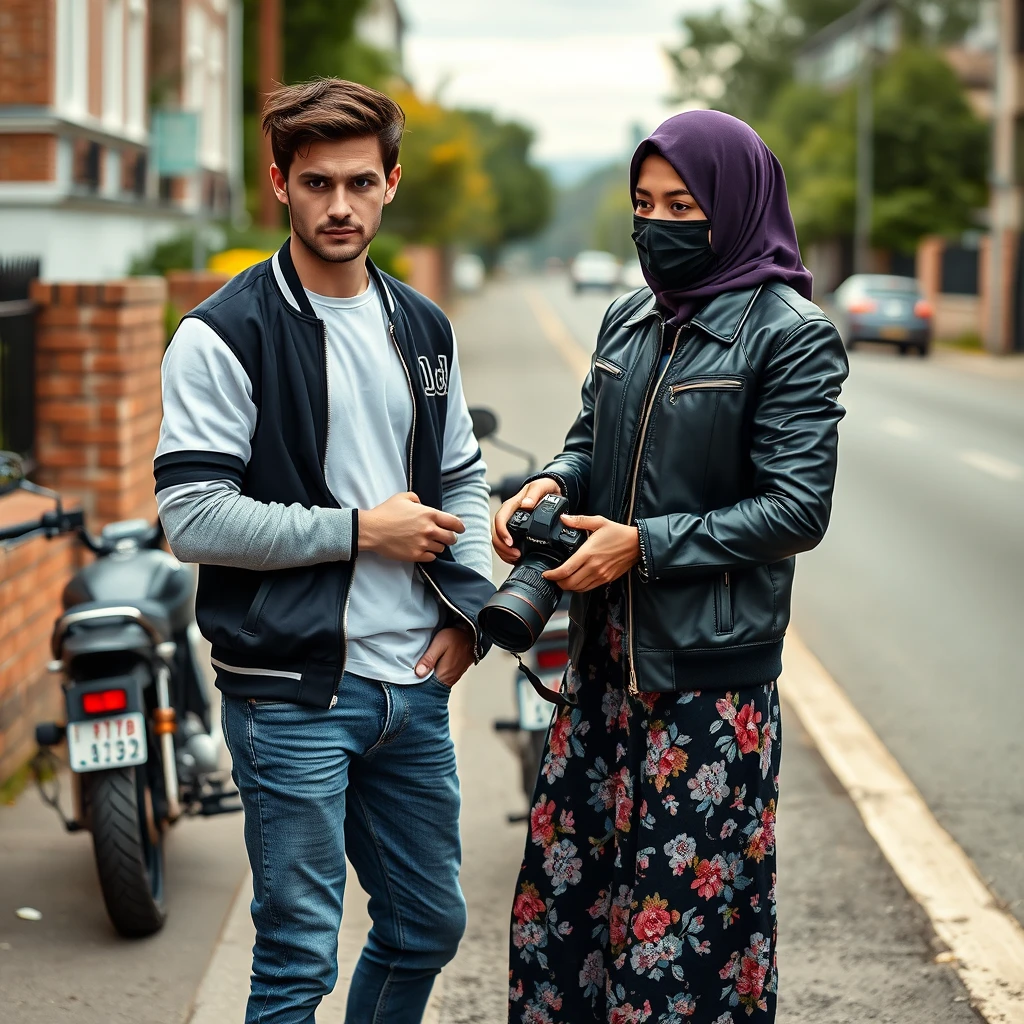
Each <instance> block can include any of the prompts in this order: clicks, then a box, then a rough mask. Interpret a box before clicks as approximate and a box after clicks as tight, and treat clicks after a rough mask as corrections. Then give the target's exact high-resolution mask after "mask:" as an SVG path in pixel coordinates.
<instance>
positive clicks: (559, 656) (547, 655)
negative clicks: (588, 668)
mask: <svg viewBox="0 0 1024 1024" xmlns="http://www.w3.org/2000/svg"><path fill="white" fill-rule="evenodd" d="M568 663H569V652H568V651H567V650H565V648H562V647H554V648H552V649H551V650H548V651H538V652H537V668H539V669H541V670H542V671H545V672H549V671H550V670H551V669H555V668H565V666H566V665H567V664H568Z"/></svg>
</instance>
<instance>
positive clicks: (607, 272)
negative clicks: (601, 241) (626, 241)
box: [569, 249, 619, 293]
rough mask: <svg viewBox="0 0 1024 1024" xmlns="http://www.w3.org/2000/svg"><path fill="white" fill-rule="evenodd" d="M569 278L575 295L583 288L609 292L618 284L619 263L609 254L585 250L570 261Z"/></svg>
mask: <svg viewBox="0 0 1024 1024" xmlns="http://www.w3.org/2000/svg"><path fill="white" fill-rule="evenodd" d="M569 277H570V278H571V279H572V286H573V290H574V291H575V292H577V293H579V292H581V291H583V289H584V288H601V289H603V290H604V291H609V292H610V291H612V290H613V289H615V288H616V287H617V286H618V283H619V261H618V260H617V259H616V258H615V257H614V256H613V255H612V254H611V253H610V252H600V251H599V250H597V249H587V250H585V251H584V252H581V253H580V254H579V255H578V256H577V257H576V258H575V259H574V260H573V261H572V267H571V268H570V270H569Z"/></svg>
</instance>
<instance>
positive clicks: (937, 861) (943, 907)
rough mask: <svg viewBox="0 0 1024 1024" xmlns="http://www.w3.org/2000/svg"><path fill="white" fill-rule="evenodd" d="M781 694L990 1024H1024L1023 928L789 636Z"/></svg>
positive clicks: (833, 686)
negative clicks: (938, 939) (948, 955)
mask: <svg viewBox="0 0 1024 1024" xmlns="http://www.w3.org/2000/svg"><path fill="white" fill-rule="evenodd" d="M784 658H785V669H784V671H783V674H782V680H781V690H782V694H783V696H784V697H785V698H786V699H787V702H788V704H789V705H790V706H791V707H792V708H793V710H794V711H795V712H796V713H797V715H798V716H799V717H800V720H801V722H803V725H804V728H805V729H806V730H807V731H808V733H810V735H811V737H812V738H813V740H814V742H815V745H816V746H817V748H818V750H819V751H820V752H821V754H822V756H823V757H824V759H825V761H826V762H827V763H828V765H829V767H830V768H831V769H832V771H833V772H834V773H835V775H836V777H837V778H838V779H839V781H840V782H841V783H842V784H843V786H844V787H845V788H846V790H847V792H848V793H849V794H850V797H851V799H852V800H853V802H854V803H855V804H856V806H857V810H858V811H859V812H860V815H861V818H863V820H864V824H865V825H866V826H867V829H868V831H869V832H870V833H871V835H872V836H873V837H874V840H875V842H876V843H877V844H878V846H879V848H880V849H881V851H882V853H883V854H884V855H885V857H886V859H887V860H888V861H889V863H890V864H891V865H892V867H893V870H894V871H895V872H896V874H897V875H898V876H899V878H900V880H901V881H902V882H903V885H904V886H905V887H906V889H907V891H908V892H909V893H910V894H911V895H912V896H913V897H914V899H916V900H917V901H918V903H920V904H921V906H922V907H924V909H925V911H926V912H927V914H928V916H929V918H931V922H932V925H933V927H934V928H935V931H936V933H937V934H938V936H939V938H941V939H942V941H943V942H944V943H945V944H946V945H947V946H948V947H949V950H950V952H951V953H952V954H953V956H954V957H955V962H954V966H955V968H956V970H957V972H958V973H959V975H960V977H961V979H962V980H963V983H964V985H965V986H966V987H967V990H968V992H969V993H970V994H971V997H972V1002H973V1004H974V1006H975V1007H976V1009H977V1010H978V1011H979V1012H980V1013H981V1014H982V1015H983V1016H984V1017H985V1019H986V1020H987V1021H989V1024H1024V929H1022V928H1021V927H1020V925H1019V924H1018V923H1017V921H1016V920H1015V919H1014V918H1013V917H1012V916H1011V915H1010V914H1008V913H1006V912H1005V911H1004V910H1002V909H1001V908H1000V907H999V905H998V904H997V902H996V899H995V897H994V896H993V895H992V893H991V892H990V891H989V889H988V887H987V886H986V885H985V883H984V882H983V881H982V879H981V877H980V876H979V875H978V872H977V869H976V868H975V867H974V864H973V863H972V862H971V860H970V858H969V857H968V856H967V854H965V853H964V851H963V850H962V849H961V848H960V847H959V846H957V844H956V843H955V842H954V840H953V838H952V837H951V836H950V835H949V833H948V832H946V830H945V829H944V828H942V826H941V825H940V824H939V823H938V822H937V821H936V820H935V817H934V816H933V815H932V813H931V811H930V810H929V809H928V807H927V805H926V804H925V802H924V800H923V799H922V797H921V794H920V793H918V791H917V789H916V788H915V787H914V784H913V783H912V782H911V781H910V779H909V778H908V777H907V775H906V773H905V772H904V771H903V769H902V768H901V767H900V766H899V764H897V762H896V760H895V758H894V757H893V756H892V754H890V753H889V751H888V750H887V749H886V747H885V745H884V744H883V743H882V741H881V740H880V739H879V738H878V736H877V735H876V734H875V732H874V731H873V730H872V728H871V726H870V725H868V723H867V722H866V721H865V720H864V718H863V717H862V716H861V714H860V712H859V711H857V709H856V708H855V707H854V706H853V704H852V703H851V702H850V699H849V698H848V697H847V696H846V694H845V693H844V692H843V690H842V689H841V688H840V687H839V685H838V684H837V683H836V682H835V680H833V679H832V677H831V676H830V675H829V674H828V672H827V671H826V670H825V668H824V667H823V666H822V664H821V662H819V661H818V660H817V658H815V657H814V655H813V654H811V652H810V651H809V650H808V649H807V647H806V646H805V645H804V644H803V642H802V641H801V640H800V639H799V637H798V636H796V635H795V633H794V632H793V631H792V630H790V632H789V634H788V635H787V637H786V650H785V656H784Z"/></svg>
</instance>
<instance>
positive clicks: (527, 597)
mask: <svg viewBox="0 0 1024 1024" xmlns="http://www.w3.org/2000/svg"><path fill="white" fill-rule="evenodd" d="M568 507H569V503H568V502H567V501H566V500H565V498H563V497H562V496H561V495H560V494H548V495H546V496H545V497H544V498H542V499H541V500H540V501H539V502H538V503H537V507H536V508H535V509H533V511H532V512H530V511H527V510H526V509H522V508H521V509H517V510H516V511H515V512H514V513H513V514H512V516H511V518H510V519H509V521H508V532H509V533H510V534H511V536H512V539H513V541H514V542H515V545H516V547H517V548H518V549H519V551H520V559H519V561H518V562H517V563H516V566H515V568H514V569H513V570H512V572H511V573H510V574H509V577H508V579H507V580H506V581H505V582H504V583H503V584H502V585H501V586H500V587H499V588H498V592H497V593H496V594H495V595H494V596H493V597H492V598H491V599H490V600H489V601H488V602H487V604H486V605H484V607H483V608H482V609H481V611H480V628H481V629H482V630H483V631H484V633H486V634H487V636H488V637H489V638H490V639H491V640H492V641H493V642H494V643H495V644H496V645H497V646H498V647H501V648H503V649H504V650H506V651H511V652H512V653H513V654H522V653H523V652H524V651H528V650H529V649H530V648H531V647H532V646H533V645H534V644H535V643H536V642H537V639H538V637H539V636H540V635H541V633H542V632H543V631H544V626H545V625H546V624H547V621H548V619H550V618H551V616H552V614H553V613H554V610H555V608H557V607H558V602H559V601H560V600H561V598H562V590H561V588H560V587H559V586H558V585H557V584H555V583H552V582H551V581H550V580H546V579H545V578H544V575H543V574H544V573H545V572H546V571H547V570H548V569H554V568H557V567H558V566H560V565H561V564H562V563H563V562H564V561H565V560H566V559H567V558H569V556H570V555H573V554H574V553H575V552H577V551H578V550H579V549H580V548H581V547H582V546H583V544H584V542H585V541H586V540H587V538H588V537H589V534H588V533H587V532H586V531H584V530H574V529H572V528H571V527H568V526H566V525H565V524H564V523H563V522H562V516H563V515H564V514H565V513H566V511H567V510H568Z"/></svg>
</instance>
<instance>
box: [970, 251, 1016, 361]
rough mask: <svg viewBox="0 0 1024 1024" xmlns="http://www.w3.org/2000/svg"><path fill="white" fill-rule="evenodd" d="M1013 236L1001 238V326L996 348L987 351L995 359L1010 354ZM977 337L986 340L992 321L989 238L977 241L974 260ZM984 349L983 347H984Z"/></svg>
mask: <svg viewBox="0 0 1024 1024" xmlns="http://www.w3.org/2000/svg"><path fill="white" fill-rule="evenodd" d="M1017 238H1018V235H1017V232H1015V231H1004V232H1003V234H1002V243H1003V258H1002V277H1003V280H1002V289H1003V299H1002V302H1003V323H1002V326H1001V328H1000V332H999V341H1000V345H999V348H997V349H994V350H991V351H993V352H994V354H995V355H1006V354H1007V353H1009V352H1012V351H1013V325H1014V320H1015V309H1016V302H1017V296H1016V290H1015V282H1016V280H1017ZM978 263H979V266H978V296H979V299H980V305H979V308H978V333H979V334H980V335H981V337H982V338H983V339H986V342H987V339H988V337H989V321H990V320H991V319H992V293H991V288H992V235H991V234H988V235H985V236H984V237H983V238H982V239H981V246H980V253H979V257H978ZM986 347H987V345H986Z"/></svg>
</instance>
